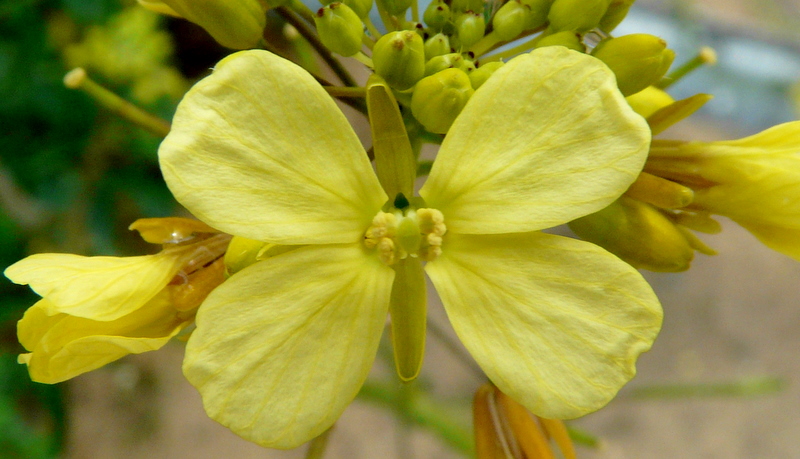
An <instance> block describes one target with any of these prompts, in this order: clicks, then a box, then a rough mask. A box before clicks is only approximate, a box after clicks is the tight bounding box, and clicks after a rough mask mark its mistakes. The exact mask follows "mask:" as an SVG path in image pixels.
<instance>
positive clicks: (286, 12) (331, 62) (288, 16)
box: [275, 6, 358, 86]
mask: <svg viewBox="0 0 800 459" xmlns="http://www.w3.org/2000/svg"><path fill="white" fill-rule="evenodd" d="M275 10H276V11H277V12H278V14H280V15H281V17H282V18H284V19H285V20H286V22H288V23H289V24H291V25H293V26H294V28H295V29H297V31H298V32H300V35H302V36H303V38H305V39H306V40H308V42H309V43H310V44H311V46H312V47H313V48H314V49H315V50H316V51H317V54H319V55H320V57H322V60H324V61H325V63H326V64H328V66H329V67H330V68H331V70H333V73H335V74H336V76H337V77H339V79H340V80H341V81H342V84H344V85H345V86H358V83H356V80H355V79H353V77H352V76H351V75H350V72H348V71H347V69H346V68H344V66H343V65H342V63H341V62H339V59H336V58H335V57H334V56H333V54H332V53H331V52H330V50H329V49H328V48H327V47H326V46H325V45H324V44H323V43H322V41H320V39H319V37H318V36H317V34H316V33H315V32H314V30H312V29H311V27H310V26H309V25H308V23H307V22H305V21H304V20H303V19H302V18H301V17H300V16H299V15H298V14H297V13H296V12H294V11H293V10H291V9H289V8H287V7H285V6H279V7H277V8H275Z"/></svg>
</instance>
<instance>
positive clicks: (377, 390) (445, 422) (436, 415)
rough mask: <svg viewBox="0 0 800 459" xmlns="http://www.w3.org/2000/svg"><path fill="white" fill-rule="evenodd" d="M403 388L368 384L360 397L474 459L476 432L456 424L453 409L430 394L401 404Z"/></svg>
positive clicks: (462, 424) (465, 424) (418, 396)
mask: <svg viewBox="0 0 800 459" xmlns="http://www.w3.org/2000/svg"><path fill="white" fill-rule="evenodd" d="M400 391H401V388H400V387H399V385H397V384H387V383H378V382H374V381H367V382H366V383H365V384H364V386H362V387H361V392H359V394H358V396H359V397H360V398H361V399H362V400H364V401H366V402H371V403H374V404H377V405H380V406H383V407H384V408H388V409H390V410H392V411H394V412H395V414H396V415H397V416H399V417H400V418H401V419H408V420H409V421H410V422H413V423H414V424H416V425H417V426H420V427H423V428H426V429H428V430H430V431H432V432H433V433H435V434H437V435H438V436H439V437H440V438H441V439H442V440H443V441H444V442H445V443H446V444H448V445H450V446H451V447H452V448H453V449H455V450H457V451H460V452H462V453H464V454H467V455H470V456H471V455H474V454H475V453H474V451H475V446H474V441H473V438H472V429H470V427H469V425H468V424H467V423H462V422H459V421H456V420H455V419H454V418H455V417H453V416H448V415H447V413H448V411H449V407H448V406H445V405H443V404H442V403H440V402H437V401H436V400H434V399H432V398H430V397H429V396H428V395H427V394H425V393H421V392H416V393H414V394H413V397H411V398H410V400H409V401H408V403H407V404H404V403H398V402H399V401H400V397H401V394H400Z"/></svg>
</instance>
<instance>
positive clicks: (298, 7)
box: [289, 0, 314, 24]
mask: <svg viewBox="0 0 800 459" xmlns="http://www.w3.org/2000/svg"><path fill="white" fill-rule="evenodd" d="M289 7H290V8H291V9H292V10H294V12H295V13H297V14H298V15H300V17H301V18H303V19H305V20H306V22H308V23H309V24H310V23H312V22H314V12H313V11H311V9H310V8H309V7H307V6H306V5H305V4H304V3H303V2H300V1H298V0H293V1H292V2H291V3H290V4H289Z"/></svg>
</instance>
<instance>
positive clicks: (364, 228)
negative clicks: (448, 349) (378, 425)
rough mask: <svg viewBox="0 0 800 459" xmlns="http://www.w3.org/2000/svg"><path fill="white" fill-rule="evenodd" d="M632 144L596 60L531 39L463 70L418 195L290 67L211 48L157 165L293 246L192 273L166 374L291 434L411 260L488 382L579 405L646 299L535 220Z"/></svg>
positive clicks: (239, 421) (333, 407)
mask: <svg viewBox="0 0 800 459" xmlns="http://www.w3.org/2000/svg"><path fill="white" fill-rule="evenodd" d="M648 145H649V131H648V129H647V127H646V125H645V123H644V121H643V120H642V118H641V117H639V116H638V115H636V114H634V113H633V112H632V110H631V109H630V107H629V106H628V105H627V104H626V102H625V100H624V99H623V98H622V96H621V95H620V94H619V92H618V90H617V89H616V85H615V82H614V78H613V75H612V74H611V73H610V71H609V70H608V69H607V68H606V67H605V66H604V65H602V64H601V63H600V62H598V61H597V60H596V59H593V58H591V57H588V56H585V55H582V54H580V53H576V52H573V51H569V50H567V49H566V48H561V47H550V48H544V49H541V50H536V51H534V52H532V53H531V54H527V55H523V56H521V57H518V58H515V59H513V60H512V61H510V62H509V63H507V64H506V65H504V66H503V67H502V68H500V69H498V70H497V71H496V72H495V74H493V75H492V77H491V78H490V79H489V80H487V82H486V83H484V84H483V85H482V86H481V88H480V89H479V90H478V91H476V92H475V94H474V95H473V96H472V98H471V99H470V101H469V102H468V103H467V105H466V107H465V108H464V110H463V112H462V113H461V115H460V116H459V117H458V118H457V119H456V121H455V122H454V123H453V125H452V127H451V128H450V130H449V133H448V135H447V137H446V138H445V140H444V143H443V144H442V147H441V149H440V151H439V154H438V157H437V159H436V162H435V164H434V166H433V169H432V171H431V173H430V176H429V178H428V180H427V182H426V183H425V186H424V187H423V188H422V190H421V191H420V195H421V197H422V198H423V199H424V203H423V202H421V200H420V198H409V199H406V197H405V196H402V195H399V196H397V197H392V198H393V199H392V200H391V201H389V197H388V196H387V195H386V194H385V192H384V191H383V190H382V188H381V184H380V183H379V182H378V179H377V178H376V176H375V174H374V172H373V170H372V167H371V165H370V163H369V160H368V159H367V155H366V153H365V151H364V148H363V147H362V145H361V143H360V141H359V140H358V137H356V135H355V133H354V132H353V130H352V128H351V127H350V125H349V123H348V121H347V119H346V118H345V117H344V116H343V115H342V113H341V112H340V111H339V109H338V108H337V106H336V104H335V103H334V102H333V101H332V99H331V98H330V97H329V96H328V95H327V94H326V92H325V91H324V90H323V89H322V88H321V87H320V86H319V84H318V83H317V82H316V81H315V80H314V79H313V78H312V77H311V76H310V75H309V74H308V73H306V72H305V71H304V70H302V69H301V68H299V67H297V66H296V65H294V64H292V63H290V62H288V61H285V60H283V59H281V58H278V57H276V56H274V55H272V54H270V53H268V52H265V51H247V52H242V53H238V54H235V55H233V56H231V57H228V58H226V59H225V60H223V61H222V62H220V63H219V64H218V65H217V67H216V69H215V72H214V73H213V74H212V75H211V76H210V77H208V78H206V79H204V80H203V81H201V82H200V83H198V84H197V85H196V86H195V87H194V88H193V89H192V90H190V91H189V93H188V94H187V96H186V97H185V98H184V100H183V101H182V102H181V104H180V106H179V107H178V110H177V112H176V115H175V118H174V122H173V128H172V131H171V132H170V134H169V136H167V138H166V139H165V140H164V142H163V143H162V146H161V149H160V150H159V156H160V160H161V168H162V171H163V173H164V177H165V179H166V181H167V184H168V185H169V187H170V189H171V190H172V192H173V194H174V195H175V197H176V198H177V199H178V200H179V201H180V202H181V203H182V204H184V205H185V206H186V207H187V208H188V209H189V210H191V211H192V212H193V213H194V214H195V215H196V216H198V217H199V218H200V219H201V220H203V221H205V222H206V223H208V224H209V225H210V226H212V227H214V228H217V229H220V230H222V231H225V232H228V233H230V234H235V235H237V236H241V237H245V238H248V239H252V240H255V241H264V242H267V243H271V244H285V245H294V246H299V247H297V248H295V249H294V250H291V251H288V252H286V253H283V254H280V255H276V256H274V257H270V258H267V259H265V260H262V261H257V262H255V263H254V264H252V265H250V266H248V267H246V268H244V269H242V270H241V271H238V272H237V273H235V274H233V276H231V278H230V279H228V280H227V281H226V282H225V283H224V284H223V285H222V286H220V287H219V288H217V289H216V290H214V292H212V293H211V295H209V297H208V299H207V300H206V301H205V302H204V303H203V306H202V307H201V308H200V310H199V312H198V315H197V329H196V330H195V331H194V333H193V334H192V336H191V338H190V339H189V342H188V345H187V349H186V359H185V360H184V374H185V375H186V377H187V378H188V379H189V381H190V382H191V383H192V384H193V385H194V386H195V387H197V388H198V390H199V391H200V393H201V395H202V397H203V402H204V405H205V408H206V411H207V413H208V414H209V415H210V416H211V417H212V418H214V419H216V420H217V421H218V422H220V423H222V424H224V425H226V426H228V427H229V428H231V429H232V430H233V431H234V432H236V433H237V434H239V435H241V436H242V437H244V438H246V439H248V440H251V441H254V442H256V443H259V444H261V445H264V446H271V447H278V448H291V447H295V446H297V445H299V444H301V443H303V442H305V441H307V440H309V439H310V438H312V437H314V436H316V435H318V434H320V433H321V432H323V431H324V430H325V429H327V428H328V427H329V426H330V425H331V424H332V423H333V422H334V421H335V420H336V419H337V418H338V417H339V415H340V414H341V413H342V411H343V410H344V408H345V407H346V406H347V405H348V404H349V403H350V401H351V400H352V399H353V398H354V397H355V395H356V393H357V392H358V390H359V388H360V387H361V385H362V383H363V381H364V380H365V378H366V377H367V373H368V372H369V369H370V367H371V365H372V362H373V360H374V358H375V353H376V351H377V346H378V341H379V339H380V335H381V333H382V330H383V328H384V324H385V321H386V317H387V311H388V309H389V304H390V297H394V296H395V292H403V291H407V292H414V291H419V290H420V289H424V284H422V285H421V283H422V277H421V269H420V268H421V261H423V260H424V261H427V263H426V265H425V268H424V269H425V272H427V274H428V275H429V276H430V278H431V280H432V281H433V283H434V285H435V286H436V288H437V290H438V292H439V295H440V296H441V298H442V301H443V303H444V305H445V308H446V310H447V313H448V315H449V317H450V320H451V321H452V323H453V327H454V328H455V330H456V332H457V333H458V335H459V337H460V339H461V340H462V341H463V343H464V345H465V346H466V347H467V349H469V351H470V352H471V353H472V355H473V356H474V357H475V359H476V361H477V362H478V363H479V364H480V365H481V367H482V368H483V370H484V371H485V372H486V374H487V375H488V376H489V377H490V378H491V380H492V381H493V382H494V383H495V384H496V385H497V386H498V387H499V388H500V389H501V390H502V391H503V392H505V393H507V394H509V395H510V396H511V397H513V398H514V399H515V400H517V401H519V402H520V403H521V404H522V405H523V406H525V407H526V408H527V409H529V410H531V411H532V412H533V413H536V414H537V415H540V416H543V417H548V418H555V419H565V418H572V417H576V416H581V415H583V414H586V413H588V412H590V411H593V410H596V409H598V408H600V407H602V406H603V405H605V404H606V403H607V402H608V401H609V400H610V399H611V398H612V397H613V396H614V395H615V394H616V392H617V391H618V390H619V388H620V387H621V386H622V385H623V384H625V383H626V382H627V381H628V380H630V378H632V377H633V376H634V374H635V366H634V364H635V360H636V358H637V357H638V355H639V354H640V353H641V352H644V351H646V350H647V349H649V347H650V346H651V344H652V342H653V340H654V338H655V336H656V334H657V332H658V330H659V327H660V324H661V316H662V312H661V308H660V306H659V304H658V301H657V299H656V298H655V295H654V294H653V292H652V290H651V289H650V287H649V286H648V285H647V283H646V282H645V281H644V280H643V279H642V277H641V276H640V275H639V273H638V272H636V271H635V270H634V269H633V268H631V267H630V266H629V265H627V264H625V263H623V262H622V261H620V260H619V259H617V258H616V257H614V256H613V255H611V254H609V253H608V252H606V251H604V250H602V249H600V248H599V247H597V246H595V245H592V244H589V243H586V242H582V241H578V240H574V239H570V238H565V237H560V236H554V235H550V234H544V233H540V232H538V230H541V229H544V228H548V227H551V226H554V225H559V224H562V223H565V222H567V221H570V220H573V219H575V218H577V217H580V216H583V215H586V214H588V213H590V212H594V211H597V210H599V209H601V208H603V207H605V206H607V205H608V204H609V203H611V202H612V201H614V200H615V199H616V198H617V197H618V196H619V195H620V194H622V192H623V191H625V189H626V188H627V187H628V186H629V185H630V183H631V182H632V181H633V180H634V179H635V178H636V176H637V174H638V173H639V171H640V169H641V167H642V165H643V163H644V160H645V156H646V154H647V149H648ZM404 257H405V258H404ZM393 268H394V269H393ZM415 270H419V272H420V275H419V276H416V275H415V274H414V273H415V272H416V271H415ZM393 283H394V284H395V285H394V287H395V289H394V290H393ZM423 291H424V290H423ZM401 299H402V296H401ZM391 301H394V299H392V300H391Z"/></svg>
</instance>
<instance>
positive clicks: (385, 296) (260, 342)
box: [183, 244, 394, 448]
mask: <svg viewBox="0 0 800 459" xmlns="http://www.w3.org/2000/svg"><path fill="white" fill-rule="evenodd" d="M393 278H394V272H393V271H392V269H391V268H389V267H388V266H386V265H384V264H383V263H381V262H380V261H379V260H378V257H375V256H374V254H369V253H368V252H366V251H365V249H364V248H363V246H362V245H361V244H347V245H334V246H323V247H319V246H308V247H301V248H298V249H296V250H293V251H290V252H287V253H284V254H281V255H278V256H275V257H273V258H269V259H266V260H263V261H259V262H257V263H255V264H253V265H251V266H249V267H247V268H245V269H243V270H242V271H240V272H238V273H237V274H234V275H233V276H232V277H231V278H230V279H228V280H227V281H226V282H225V283H224V284H222V285H221V286H220V287H219V288H217V289H216V290H214V291H213V292H212V293H211V295H209V297H208V299H207V300H206V301H205V303H203V306H202V307H201V308H200V310H199V312H198V314H197V329H196V330H195V331H194V333H193V334H192V336H191V338H190V339H189V343H188V345H187V347H186V359H185V360H184V365H183V371H184V374H185V375H186V378H187V379H188V380H189V382H191V383H192V384H193V385H194V386H195V387H197V389H198V390H199V391H200V394H201V395H202V397H203V403H204V405H205V408H206V412H207V413H208V415H209V416H210V417H211V418H213V419H215V420H216V421H218V422H220V423H221V424H223V425H225V426H227V427H228V428H230V429H231V430H233V431H234V432H236V433H237V434H238V435H240V436H242V437H244V438H245V439H247V440H250V441H253V442H255V443H258V444H260V445H262V446H268V447H274V448H294V447H296V446H298V445H300V444H302V443H303V442H306V441H308V440H310V439H311V438H313V437H315V436H317V435H319V434H320V433H322V432H323V431H324V430H325V429H327V428H328V427H330V426H331V425H332V424H333V423H334V422H335V421H336V419H337V418H338V417H339V415H340V414H341V413H342V411H343V410H344V409H345V407H346V406H347V405H348V404H349V403H350V402H351V401H352V400H353V398H354V397H355V395H356V393H357V392H358V390H359V388H360V387H361V385H362V383H363V382H364V380H365V379H366V377H367V373H368V372H369V369H370V367H371V366H372V362H373V360H374V358H375V353H376V352H377V348H378V341H379V339H380V335H381V332H382V331H383V326H384V324H385V321H386V314H387V311H388V308H389V295H390V292H391V288H392V279H393Z"/></svg>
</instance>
